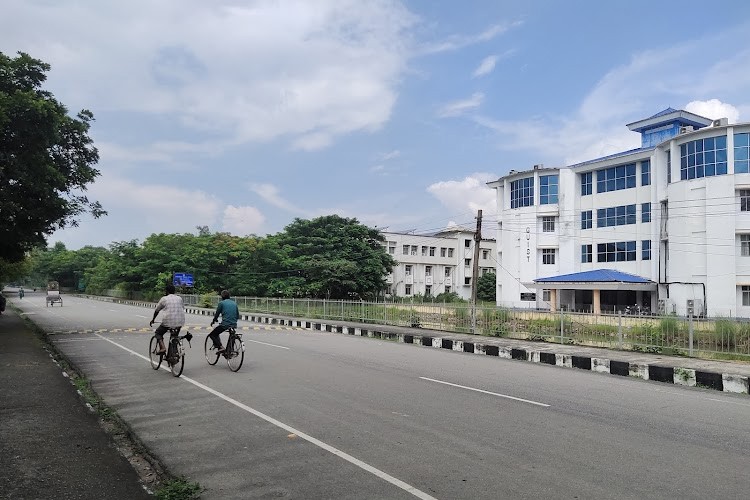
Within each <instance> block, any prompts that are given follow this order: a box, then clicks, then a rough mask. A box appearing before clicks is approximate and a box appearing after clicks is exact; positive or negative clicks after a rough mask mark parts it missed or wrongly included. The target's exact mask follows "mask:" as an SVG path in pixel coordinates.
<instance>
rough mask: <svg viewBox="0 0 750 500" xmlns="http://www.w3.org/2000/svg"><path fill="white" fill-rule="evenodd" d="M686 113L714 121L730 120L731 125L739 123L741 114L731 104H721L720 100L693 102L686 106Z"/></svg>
mask: <svg viewBox="0 0 750 500" xmlns="http://www.w3.org/2000/svg"><path fill="white" fill-rule="evenodd" d="M685 111H690V112H691V113H695V114H696V115H700V116H705V117H706V118H711V119H712V120H718V119H719V118H728V119H729V123H737V122H738V121H739V118H740V112H739V110H738V109H737V108H735V107H734V106H732V105H731V104H727V103H724V102H721V101H720V100H718V99H709V100H708V101H691V102H689V103H687V105H686V106H685Z"/></svg>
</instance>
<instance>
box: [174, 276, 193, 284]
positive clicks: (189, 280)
mask: <svg viewBox="0 0 750 500" xmlns="http://www.w3.org/2000/svg"><path fill="white" fill-rule="evenodd" d="M172 283H173V284H174V286H190V287H192V286H193V275H192V274H190V273H174V278H173V281H172Z"/></svg>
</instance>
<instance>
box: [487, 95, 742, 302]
mask: <svg viewBox="0 0 750 500" xmlns="http://www.w3.org/2000/svg"><path fill="white" fill-rule="evenodd" d="M628 127H629V128H630V130H632V131H634V132H639V133H640V134H641V147H640V148H637V149H634V150H631V151H625V152H622V153H618V154H614V155H610V156H607V157H604V158H598V159H595V160H591V161H586V162H583V163H579V164H576V165H570V166H567V167H563V168H543V167H541V166H537V167H535V168H534V169H532V170H527V171H524V172H515V171H511V172H510V173H509V174H508V175H507V176H505V177H502V178H500V179H498V180H497V181H495V182H491V183H489V184H488V185H489V186H490V187H493V188H495V189H496V192H497V206H498V213H499V223H498V228H497V252H498V254H497V255H498V256H497V261H498V264H497V272H496V274H497V277H498V281H497V286H498V290H497V298H498V299H497V301H498V304H499V305H506V306H514V307H538V308H552V309H553V310H554V309H556V308H558V307H564V308H567V309H571V310H594V311H595V312H597V311H605V312H606V311H612V310H617V309H623V308H624V307H625V306H632V305H634V304H636V303H638V304H640V305H644V306H648V307H650V308H651V310H653V311H660V312H665V313H672V312H675V313H677V314H680V315H684V314H695V315H699V314H709V315H711V316H718V315H726V316H750V164H749V160H750V123H743V124H733V125H729V124H728V122H727V120H726V119H721V120H710V119H708V118H705V117H702V116H698V115H695V114H692V113H689V112H686V111H681V110H674V109H671V108H669V109H666V110H664V111H662V112H660V113H657V114H656V115H654V116H652V117H650V118H647V119H644V120H639V121H637V122H634V123H631V124H629V125H628ZM612 271H617V272H619V273H626V274H618V273H613V272H612ZM578 273H584V274H578ZM537 292H540V293H537Z"/></svg>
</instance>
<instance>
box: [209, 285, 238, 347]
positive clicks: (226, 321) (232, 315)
mask: <svg viewBox="0 0 750 500" xmlns="http://www.w3.org/2000/svg"><path fill="white" fill-rule="evenodd" d="M219 315H221V323H219V326H217V327H216V328H214V329H213V330H212V331H211V333H209V334H208V336H209V337H210V338H211V341H212V342H213V343H214V347H215V348H216V349H217V352H218V353H222V352H224V347H222V345H221V338H220V337H219V335H220V334H221V332H224V331H226V330H229V329H230V328H237V320H238V319H239V318H240V309H239V308H238V307H237V303H236V302H235V301H234V300H232V299H231V298H229V290H222V292H221V301H220V302H219V305H218V306H217V307H216V312H215V313H214V318H213V319H212V320H211V326H214V323H216V322H217V321H218V320H219Z"/></svg>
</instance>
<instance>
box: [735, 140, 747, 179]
mask: <svg viewBox="0 0 750 500" xmlns="http://www.w3.org/2000/svg"><path fill="white" fill-rule="evenodd" d="M734 173H735V174H747V173H750V134H747V133H745V134H734Z"/></svg>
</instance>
